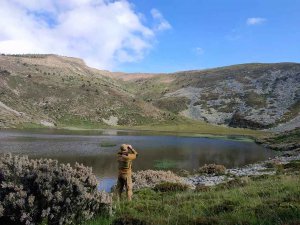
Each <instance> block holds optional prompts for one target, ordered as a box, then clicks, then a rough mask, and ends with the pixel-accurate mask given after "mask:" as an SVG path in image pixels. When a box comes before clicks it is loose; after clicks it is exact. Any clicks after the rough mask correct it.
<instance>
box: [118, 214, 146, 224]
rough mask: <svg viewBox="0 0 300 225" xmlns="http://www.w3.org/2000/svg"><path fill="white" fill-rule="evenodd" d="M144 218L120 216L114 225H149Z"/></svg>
mask: <svg viewBox="0 0 300 225" xmlns="http://www.w3.org/2000/svg"><path fill="white" fill-rule="evenodd" d="M147 224H148V223H146V222H145V221H143V220H140V219H137V218H133V217H130V216H124V217H118V218H116V219H115V220H114V221H113V222H112V225H147Z"/></svg>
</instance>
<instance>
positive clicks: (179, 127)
mask: <svg viewBox="0 0 300 225" xmlns="http://www.w3.org/2000/svg"><path fill="white" fill-rule="evenodd" d="M59 129H68V130H99V129H116V130H133V131H145V132H149V133H151V132H163V133H164V134H166V135H168V134H174V133H178V134H182V135H187V136H201V135H202V136H203V135H205V136H210V135H217V136H230V135H232V136H249V137H254V138H258V137H265V136H266V135H269V132H265V131H260V130H251V129H243V128H232V127H227V126H221V125H213V124H209V123H205V122H199V121H184V122H183V123H175V122H174V123H163V124H149V125H142V126H130V127H128V126H115V127H109V126H105V127H104V126H103V127H90V126H86V127H85V126H80V127H78V126H63V127H59Z"/></svg>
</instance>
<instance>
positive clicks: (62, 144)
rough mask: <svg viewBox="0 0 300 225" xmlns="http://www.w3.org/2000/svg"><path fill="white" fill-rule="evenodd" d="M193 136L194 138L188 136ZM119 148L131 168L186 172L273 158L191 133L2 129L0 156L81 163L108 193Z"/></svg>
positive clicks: (236, 141) (241, 142) (243, 144)
mask: <svg viewBox="0 0 300 225" xmlns="http://www.w3.org/2000/svg"><path fill="white" fill-rule="evenodd" d="M189 136H192V137H189ZM122 143H129V144H131V145H132V146H133V147H134V148H135V149H136V150H137V151H138V153H139V156H138V158H137V159H136V160H135V161H134V164H133V169H134V171H137V170H146V169H171V170H176V169H186V170H189V171H192V170H193V169H196V168H198V167H200V166H202V165H204V164H208V163H216V164H223V165H225V166H226V167H227V168H232V167H237V166H243V165H246V164H249V163H254V162H257V161H261V160H265V159H267V158H269V157H272V156H274V155H275V152H274V151H271V150H268V149H266V148H264V147H262V146H259V145H257V144H255V143H254V142H252V141H250V140H247V139H243V138H240V137H221V138H220V137H218V138H214V137H203V136H199V137H197V135H195V134H178V133H177V134H176V133H173V134H172V133H164V132H155V133H153V132H141V131H123V130H97V131H68V130H49V129H48V130H47V129H34V130H0V153H6V152H11V153H15V154H26V155H29V156H30V157H31V158H39V157H49V158H53V159H57V160H58V161H59V162H61V163H70V164H74V163H75V162H79V163H83V164H84V165H86V166H91V167H93V171H94V173H95V174H96V176H97V177H98V178H99V179H100V180H101V181H102V182H100V187H99V188H100V189H104V190H108V189H109V188H110V187H111V186H112V185H113V184H114V183H115V180H116V176H117V162H116V153H117V151H118V149H119V146H120V145H121V144H122Z"/></svg>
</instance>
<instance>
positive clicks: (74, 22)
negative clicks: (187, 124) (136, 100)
mask: <svg viewBox="0 0 300 225" xmlns="http://www.w3.org/2000/svg"><path fill="white" fill-rule="evenodd" d="M299 12H300V1H299V0H185V1H182V0H120V1H112V0H0V15H1V18H0V53H5V54H26V53H31V54H32V53H35V54H38V53H41V54H50V53H51V54H58V55H64V56H71V57H79V58H82V59H83V60H84V61H85V62H86V64H87V65H89V66H91V67H95V68H98V69H106V70H111V71H123V72H175V71H182V70H194V69H205V68H213V67H219V66H226V65H233V64H240V63H252V62H262V63H269V62H300V17H299Z"/></svg>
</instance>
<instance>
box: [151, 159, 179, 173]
mask: <svg viewBox="0 0 300 225" xmlns="http://www.w3.org/2000/svg"><path fill="white" fill-rule="evenodd" d="M177 166H178V162H177V161H174V160H169V159H162V160H155V162H154V168H155V169H159V170H167V169H174V168H176V167H177Z"/></svg>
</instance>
